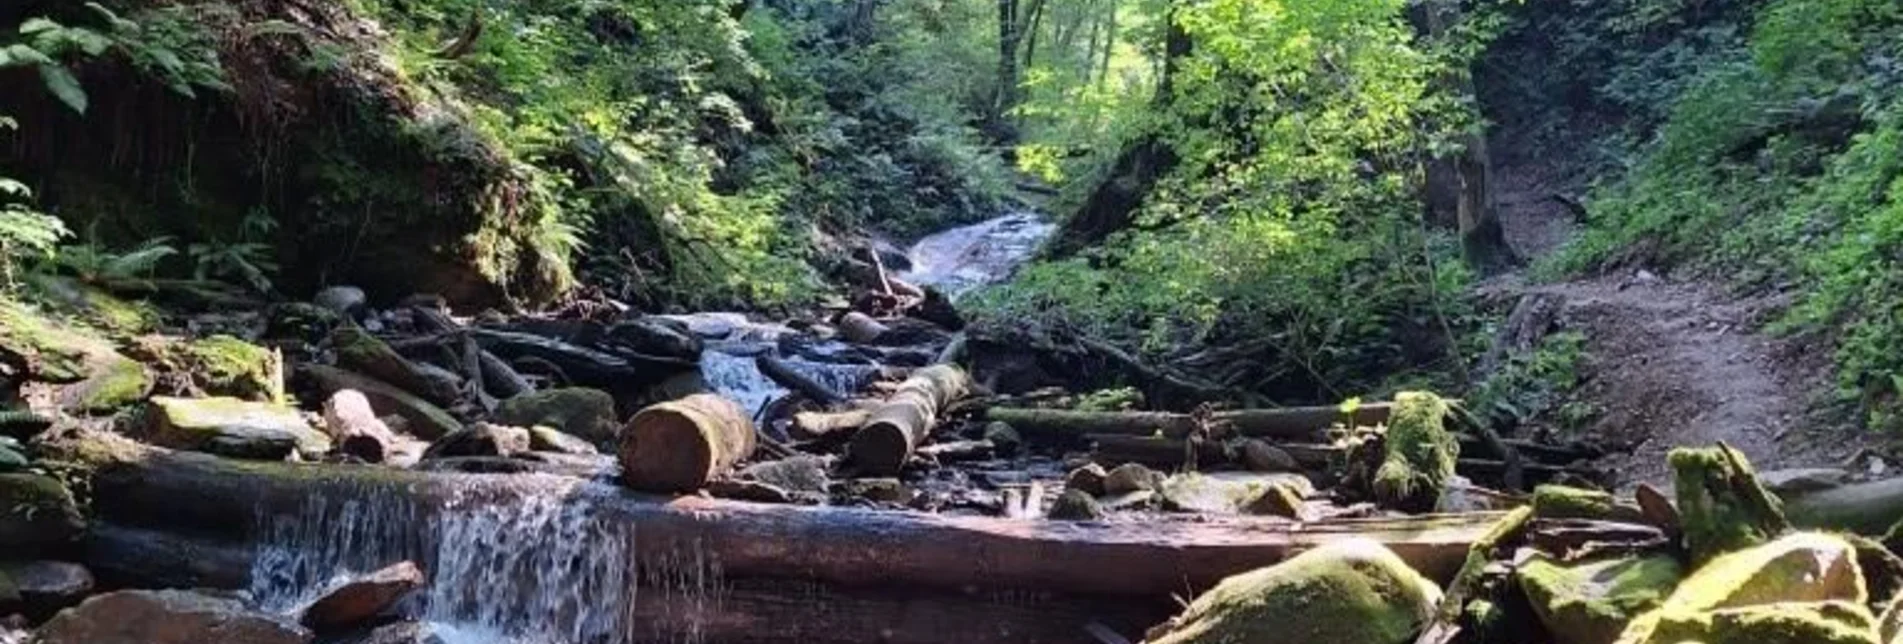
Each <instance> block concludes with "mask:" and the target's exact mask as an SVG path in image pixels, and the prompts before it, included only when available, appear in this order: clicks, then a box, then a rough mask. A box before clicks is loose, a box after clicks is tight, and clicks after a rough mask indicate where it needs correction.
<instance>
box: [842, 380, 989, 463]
mask: <svg viewBox="0 0 1903 644" xmlns="http://www.w3.org/2000/svg"><path fill="white" fill-rule="evenodd" d="M970 390H971V378H970V376H967V375H965V371H964V370H963V369H959V368H958V367H954V366H950V365H937V366H932V367H926V368H924V369H920V370H918V371H916V372H913V374H912V377H911V378H907V379H906V380H905V382H903V383H900V384H899V389H898V391H895V392H893V393H892V395H891V396H890V397H888V398H886V401H885V404H882V405H879V406H878V407H877V408H874V409H873V410H872V413H871V414H870V415H869V416H867V417H866V424H865V425H862V426H860V427H859V432H858V433H857V434H853V436H852V445H851V447H850V448H849V449H848V454H849V455H850V456H851V459H852V462H853V463H855V464H857V465H858V466H859V468H860V469H861V470H862V471H865V472H867V473H870V474H875V475H880V476H890V475H895V474H898V473H899V469H900V468H902V467H904V466H905V461H906V460H907V459H910V458H911V457H912V451H913V450H916V449H918V446H919V444H920V443H922V442H924V441H925V437H926V436H928V435H930V434H931V432H932V428H933V427H935V426H937V425H938V416H939V413H940V412H942V411H944V409H945V406H946V405H949V404H951V403H952V402H953V401H956V400H958V399H959V398H963V397H965V394H966V393H967V392H969V391H970Z"/></svg>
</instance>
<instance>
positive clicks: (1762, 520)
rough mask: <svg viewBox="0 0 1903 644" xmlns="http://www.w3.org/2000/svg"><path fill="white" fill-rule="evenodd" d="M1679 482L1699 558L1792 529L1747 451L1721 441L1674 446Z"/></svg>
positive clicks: (1683, 514)
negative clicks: (1764, 484) (1745, 453)
mask: <svg viewBox="0 0 1903 644" xmlns="http://www.w3.org/2000/svg"><path fill="white" fill-rule="evenodd" d="M1667 458H1668V459H1669V460H1670V461H1671V464H1672V471H1673V482H1674V484H1675V485H1674V487H1675V488H1676V491H1677V492H1678V511H1679V515H1680V521H1681V522H1682V524H1683V526H1682V527H1683V529H1684V533H1685V547H1686V548H1687V549H1688V550H1691V552H1692V560H1693V561H1694V562H1700V563H1702V562H1704V561H1706V560H1708V559H1710V558H1712V557H1715V556H1718V555H1720V554H1724V553H1726V552H1731V551H1734V550H1739V549H1743V548H1747V547H1751V546H1755V545H1758V544H1761V543H1764V542H1766V541H1770V540H1771V539H1774V538H1776V537H1777V536H1778V535H1781V534H1783V533H1785V532H1786V531H1788V530H1790V527H1791V526H1790V522H1789V521H1787V520H1786V519H1785V518H1784V509H1783V507H1782V504H1781V503H1779V502H1778V499H1777V497H1775V496H1772V495H1771V493H1770V492H1767V491H1765V489H1764V486H1763V485H1761V484H1759V482H1758V475H1757V472H1755V471H1753V470H1752V468H1751V463H1750V462H1749V461H1747V460H1746V459H1745V457H1744V454H1742V453H1740V452H1739V451H1738V450H1736V449H1733V448H1732V447H1731V446H1730V445H1726V444H1724V443H1719V444H1718V445H1717V446H1715V447H1709V448H1685V449H1676V450H1672V453H1671V454H1670V456H1668V457H1667Z"/></svg>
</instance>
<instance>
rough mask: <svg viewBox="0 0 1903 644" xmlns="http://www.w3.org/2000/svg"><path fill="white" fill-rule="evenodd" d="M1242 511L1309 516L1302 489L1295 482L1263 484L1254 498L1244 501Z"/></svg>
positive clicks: (1266, 515) (1291, 516)
mask: <svg viewBox="0 0 1903 644" xmlns="http://www.w3.org/2000/svg"><path fill="white" fill-rule="evenodd" d="M1242 513H1243V514H1250V515H1255V516H1263V517H1282V518H1284V519H1295V520H1303V519H1305V518H1307V509H1306V507H1305V506H1304V504H1303V503H1302V493H1301V491H1300V490H1299V489H1298V488H1297V486H1295V485H1294V484H1290V483H1280V482H1278V483H1272V484H1269V485H1265V486H1262V488H1261V490H1260V491H1258V492H1256V494H1255V497H1254V498H1252V499H1249V500H1247V501H1244V502H1243V504H1242Z"/></svg>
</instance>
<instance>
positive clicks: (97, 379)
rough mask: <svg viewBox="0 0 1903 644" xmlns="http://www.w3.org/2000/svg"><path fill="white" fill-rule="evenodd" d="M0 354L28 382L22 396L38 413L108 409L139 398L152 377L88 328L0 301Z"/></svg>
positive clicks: (143, 393) (117, 407) (79, 323)
mask: <svg viewBox="0 0 1903 644" xmlns="http://www.w3.org/2000/svg"><path fill="white" fill-rule="evenodd" d="M0 356H4V358H5V359H7V360H8V361H10V362H12V363H14V366H15V367H17V368H19V369H20V370H21V371H23V372H24V373H25V374H26V378H27V380H29V381H32V382H34V383H39V384H42V385H45V387H41V388H39V389H38V391H39V392H40V393H35V391H34V390H32V389H31V388H29V391H27V392H26V396H27V398H28V400H29V402H30V403H31V404H33V405H35V407H36V408H37V410H39V411H47V409H46V408H48V407H51V408H58V409H63V410H67V411H73V412H82V413H93V412H110V411H114V410H116V409H119V408H121V407H124V406H126V405H129V404H132V403H134V402H137V401H139V400H140V399H142V398H144V396H145V394H146V392H147V391H149V390H150V389H151V385H152V381H151V377H150V376H149V374H147V373H146V370H145V367H144V366H143V365H141V364H139V363H138V362H136V361H133V360H132V359H131V358H127V357H126V356H124V355H123V354H120V353H119V351H118V350H117V349H116V348H114V347H113V345H112V343H111V342H109V341H108V340H107V339H106V338H105V337H104V336H103V335H101V334H100V333H99V332H98V331H97V330H95V329H93V328H92V327H90V326H88V325H86V324H84V323H81V322H78V321H72V320H60V319H55V318H53V317H49V316H48V315H46V314H44V313H41V312H40V311H38V310H35V309H33V308H31V307H28V306H26V305H24V304H21V303H19V302H15V301H11V300H0Z"/></svg>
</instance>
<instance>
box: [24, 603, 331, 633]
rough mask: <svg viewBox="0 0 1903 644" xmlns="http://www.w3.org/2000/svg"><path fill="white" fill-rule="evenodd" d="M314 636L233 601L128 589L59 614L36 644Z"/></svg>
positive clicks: (281, 619) (292, 624) (47, 625)
mask: <svg viewBox="0 0 1903 644" xmlns="http://www.w3.org/2000/svg"><path fill="white" fill-rule="evenodd" d="M311 640H312V635H311V632H310V631H308V630H305V628H304V627H302V626H299V625H297V624H296V623H295V622H292V621H290V620H288V619H286V618H284V617H280V616H276V615H268V614H265V613H261V612H257V611H253V610H250V609H247V608H245V606H244V604H242V603H240V602H238V601H237V600H234V599H226V598H221V597H212V596H210V595H204V594H200V593H196V592H190V591H183V590H125V591H119V592H115V593H108V594H104V595H99V596H97V597H93V598H91V599H88V600H86V601H85V602H83V603H81V604H80V605H78V606H76V607H73V608H69V609H66V610H64V611H60V613H59V614H58V615H55V616H54V617H53V619H51V620H49V621H48V622H47V623H46V624H45V625H44V626H41V627H40V630H39V631H37V632H36V633H34V636H33V641H34V642H35V643H36V644H212V643H214V642H232V643H237V642H243V643H244V644H306V643H308V642H310V641H311Z"/></svg>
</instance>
